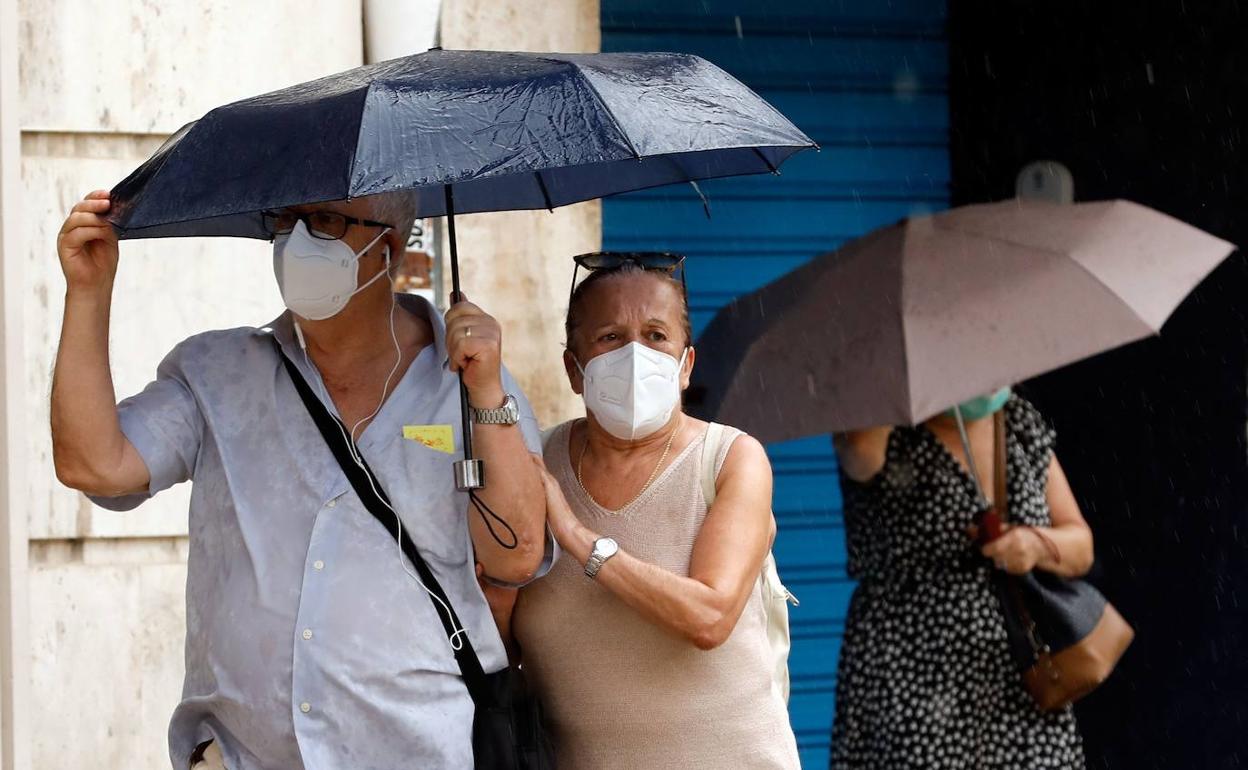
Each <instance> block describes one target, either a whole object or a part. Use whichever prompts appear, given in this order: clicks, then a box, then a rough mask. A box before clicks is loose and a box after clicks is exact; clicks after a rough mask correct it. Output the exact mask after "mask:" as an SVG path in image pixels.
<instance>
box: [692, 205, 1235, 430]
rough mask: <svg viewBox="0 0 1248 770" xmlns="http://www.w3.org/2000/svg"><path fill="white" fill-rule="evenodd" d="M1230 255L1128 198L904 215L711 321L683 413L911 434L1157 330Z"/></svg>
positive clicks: (750, 426)
mask: <svg viewBox="0 0 1248 770" xmlns="http://www.w3.org/2000/svg"><path fill="white" fill-rule="evenodd" d="M1233 249H1234V246H1233V245H1232V244H1230V243H1228V242H1226V241H1223V240H1221V239H1220V238H1215V237H1214V236H1212V235H1209V234H1208V233H1205V232H1203V231H1201V230H1198V229H1196V228H1194V227H1192V226H1190V225H1187V224H1185V223H1183V222H1180V221H1178V220H1177V219H1173V218H1171V217H1169V216H1166V215H1165V214H1162V213H1159V212H1157V211H1154V210H1152V209H1149V208H1147V207H1145V206H1141V205H1138V204H1135V203H1131V202H1129V201H1101V202H1094V203H1079V204H1073V205H1055V204H1049V203H1039V202H1023V201H1017V200H1011V201H1005V202H1001V203H992V204H985V205H975V206H965V207H962V208H957V209H951V210H949V211H945V212H943V213H940V214H936V215H934V216H927V217H920V218H914V219H909V220H905V221H903V222H900V223H898V224H896V225H893V226H891V227H886V228H883V229H880V230H876V231H874V232H871V233H869V234H868V235H866V236H864V237H862V238H859V239H857V240H855V241H852V242H850V243H849V244H847V245H845V246H844V247H842V248H841V249H839V250H837V251H835V252H831V253H828V254H825V255H823V256H821V257H818V258H816V259H815V260H813V261H812V262H810V263H808V264H806V265H804V266H802V267H801V268H798V269H797V270H795V271H793V272H792V273H789V274H788V275H786V276H784V277H782V278H780V279H778V280H777V281H775V282H773V283H771V284H768V285H767V286H765V287H763V288H762V289H760V290H758V291H756V292H754V293H753V294H749V295H746V296H744V297H741V298H739V299H737V300H736V301H734V302H733V303H732V304H730V305H729V306H728V307H726V308H724V309H723V310H722V311H720V313H719V314H718V315H717V316H716V317H715V318H714V320H712V322H711V324H710V326H708V327H707V330H706V332H705V333H704V334H703V335H702V337H701V339H699V340H698V366H697V371H696V372H695V378H696V384H697V385H699V386H701V388H702V389H704V392H705V394H706V397H705V401H704V402H703V405H702V407H701V408H699V409H695V411H696V412H697V413H698V414H699V415H700V416H703V417H706V418H708V419H715V420H717V421H719V422H724V423H728V424H731V425H735V426H737V427H740V428H743V429H745V430H747V431H749V432H750V433H752V434H753V435H755V436H756V437H757V438H759V439H760V440H762V441H783V440H787V439H792V438H797V437H800V436H809V435H815V434H820V433H830V432H836V431H844V430H853V429H858V428H866V427H871V426H876V425H902V424H905V425H911V424H915V423H918V422H922V421H923V420H926V419H927V418H929V417H931V416H933V415H935V414H938V413H939V412H941V411H943V410H945V409H948V408H949V407H951V406H953V405H954V404H957V403H959V402H962V401H964V400H966V399H968V398H972V397H974V396H977V395H982V394H984V393H988V392H991V391H993V390H995V389H997V388H999V387H1002V386H1004V385H1009V384H1012V383H1015V382H1018V381H1020V380H1024V379H1027V378H1029V377H1033V376H1035V375H1038V374H1041V373H1043V372H1046V371H1049V370H1052V369H1056V368H1057V367H1060V366H1063V365H1065V364H1068V363H1071V362H1074V361H1078V360H1079V359H1082V358H1086V357H1088V356H1091V355H1094V354H1096V353H1100V352H1102V351H1105V350H1109V349H1110V348H1114V347H1117V346H1119V345H1123V344H1125V343H1128V342H1131V341H1134V340H1138V339H1140V338H1142V337H1146V336H1149V335H1152V334H1156V333H1157V332H1158V330H1159V329H1160V328H1161V325H1162V324H1163V323H1164V322H1165V320H1166V318H1167V317H1169V315H1170V314H1171V313H1172V312H1173V311H1174V308H1175V307H1176V306H1177V305H1178V304H1179V302H1181V301H1182V300H1183V298H1184V297H1185V296H1187V294H1188V293H1189V292H1190V291H1191V290H1192V289H1193V288H1195V286H1196V284H1198V283H1199V282H1200V281H1201V280H1202V279H1203V278H1204V277H1205V276H1206V275H1208V274H1209V272H1210V271H1211V270H1213V268H1214V267H1215V266H1217V265H1218V263H1219V262H1221V261H1222V260H1223V259H1225V258H1226V256H1227V255H1228V254H1230V253H1231V251H1232V250H1233Z"/></svg>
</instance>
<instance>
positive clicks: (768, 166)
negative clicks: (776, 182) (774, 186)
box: [752, 147, 780, 176]
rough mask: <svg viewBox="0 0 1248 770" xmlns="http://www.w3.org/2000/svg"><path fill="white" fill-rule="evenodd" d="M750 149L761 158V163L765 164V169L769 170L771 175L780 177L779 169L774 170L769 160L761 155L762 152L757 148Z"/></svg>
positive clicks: (773, 165)
mask: <svg viewBox="0 0 1248 770" xmlns="http://www.w3.org/2000/svg"><path fill="white" fill-rule="evenodd" d="M752 149H753V150H754V154H755V155H757V156H758V157H759V158H761V159H762V161H763V163H766V164H767V168H768V169H770V170H771V173H773V174H775V175H776V176H780V169H778V168H776V164H774V163H772V162H771V161H770V160H768V159H767V156H766V155H764V154H763V151H762V150H760V149H758V148H757V147H754V148H752Z"/></svg>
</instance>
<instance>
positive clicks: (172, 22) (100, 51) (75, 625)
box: [0, 0, 363, 770]
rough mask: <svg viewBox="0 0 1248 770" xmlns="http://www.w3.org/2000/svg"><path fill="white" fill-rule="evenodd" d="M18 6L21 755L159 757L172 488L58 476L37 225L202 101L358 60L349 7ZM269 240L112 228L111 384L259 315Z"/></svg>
mask: <svg viewBox="0 0 1248 770" xmlns="http://www.w3.org/2000/svg"><path fill="white" fill-rule="evenodd" d="M8 1H9V2H12V0H8ZM17 16H18V20H19V27H18V46H19V72H20V79H19V83H18V86H19V93H20V98H19V100H18V103H19V105H20V115H19V122H20V176H21V179H20V187H21V190H22V193H23V194H22V195H21V197H20V206H19V207H18V208H19V210H18V211H16V212H14V214H15V218H16V220H17V221H19V222H20V223H21V226H20V233H19V235H18V238H17V239H16V247H15V248H12V249H9V248H6V249H5V252H4V253H3V254H0V259H2V260H3V262H2V263H0V264H2V265H3V266H4V267H5V275H6V276H10V275H18V276H21V281H22V284H23V285H22V289H21V291H20V292H19V293H18V296H19V298H20V304H21V308H20V313H19V314H18V318H19V319H20V324H21V327H22V341H23V342H24V349H25V351H24V355H23V356H22V357H21V359H20V360H12V359H10V358H8V357H7V356H6V360H5V361H4V366H5V368H6V374H7V375H8V376H9V377H12V378H16V379H17V380H18V381H19V382H20V383H21V389H22V392H23V394H24V395H23V399H22V405H21V408H20V410H14V411H20V414H18V415H16V416H15V415H14V414H8V415H6V417H7V418H8V420H9V421H10V423H12V421H13V420H14V419H15V418H16V419H20V420H21V428H22V429H21V430H20V432H19V435H21V436H22V439H21V440H20V445H19V446H16V447H10V449H11V451H15V452H19V453H22V455H23V456H24V457H25V458H26V466H25V472H24V473H23V474H21V476H20V478H11V479H10V483H11V484H13V485H14V486H15V487H16V489H15V494H14V495H12V497H11V499H13V498H16V499H19V500H23V501H24V502H25V509H24V510H23V511H21V512H20V513H19V512H17V511H9V512H8V513H9V514H10V515H24V516H25V517H26V523H27V525H28V529H29V538H30V543H29V568H28V569H29V572H28V575H27V578H28V579H27V584H28V591H29V608H30V609H29V620H28V623H29V628H28V629H27V630H28V634H27V637H26V638H27V641H28V643H29V648H30V656H29V660H28V662H27V669H26V672H25V673H26V675H27V676H28V677H29V681H30V684H31V687H30V696H29V702H28V703H26V704H25V716H26V724H27V729H26V733H27V734H26V735H25V736H20V737H22V738H23V740H24V743H25V744H26V745H25V754H26V756H27V757H28V764H27V765H26V766H25V767H29V768H34V770H53V769H55V770H60V768H66V767H79V766H82V767H100V768H166V767H168V766H169V761H168V749H167V742H166V738H165V734H166V729H167V725H168V721H169V716H170V713H171V712H172V709H173V707H174V705H175V704H176V703H177V700H178V698H179V695H180V692H181V683H182V644H183V639H184V635H185V631H184V629H185V610H184V586H185V581H186V567H185V558H186V538H185V534H186V505H187V498H188V493H189V489H188V488H187V485H183V486H182V487H181V488H177V489H174V490H170V491H169V492H166V493H164V494H162V495H160V496H159V497H157V498H156V499H155V500H152V501H150V502H149V503H147V504H145V505H144V506H142V507H141V508H140V509H139V510H137V511H133V512H130V513H126V514H116V513H110V512H107V511H104V510H102V509H100V508H97V507H95V506H93V505H91V504H90V503H89V502H88V501H87V500H86V499H85V498H83V497H82V496H81V495H79V494H78V493H76V492H73V491H71V490H68V489H66V488H64V487H62V486H60V485H59V484H58V483H57V482H56V479H55V476H54V473H53V469H52V465H51V443H50V439H49V436H48V431H47V427H46V426H47V424H48V393H49V389H50V384H51V383H50V374H51V370H52V363H53V356H54V354H55V349H56V342H57V337H58V335H59V329H60V316H61V311H62V307H63V293H64V282H63V280H62V278H61V274H60V270H59V266H58V264H57V260H56V254H55V248H54V242H55V233H56V230H57V229H58V228H59V226H60V223H61V220H62V219H63V218H64V216H65V212H66V211H67V210H68V208H69V207H70V206H71V205H72V204H73V202H74V201H76V200H77V199H79V198H80V197H81V196H82V195H83V194H85V193H86V192H89V191H90V190H93V189H96V188H108V187H111V186H112V185H114V184H115V183H116V182H117V181H118V180H120V179H121V178H122V177H123V176H124V175H125V174H127V173H128V172H129V171H130V170H132V169H133V168H134V167H135V166H136V165H138V164H139V163H140V162H141V161H142V160H144V159H145V158H146V157H147V156H148V155H149V154H150V153H151V151H152V150H154V149H155V148H156V146H157V145H159V143H160V142H161V141H163V140H164V138H165V137H166V136H167V135H168V134H169V133H170V132H172V131H174V130H176V129H177V128H178V127H179V126H181V125H182V124H184V123H186V122H187V121H189V120H193V119H195V118H197V117H199V116H200V115H201V114H203V113H204V112H205V111H207V110H208V109H210V108H211V107H213V106H215V105H217V104H220V103H223V102H228V101H231V100H234V99H238V98H242V97H245V96H250V95H253V94H257V93H261V92H264V91H269V90H272V89H275V88H279V87H282V86H285V85H289V84H292V83H296V82H299V81H302V80H307V79H309V78H313V77H317V76H320V75H324V74H328V73H330V72H335V71H339V70H342V69H347V68H349V67H353V66H356V65H358V64H360V63H361V62H362V59H363V28H362V12H361V7H360V2H359V0H322V2H318V3H317V4H316V10H315V12H310V11H309V6H308V5H307V4H306V3H300V2H294V1H293V0H269V1H266V2H264V3H255V2H248V1H247V0H205V1H203V2H195V3H162V2H154V1H153V0H114V2H111V3H109V4H107V5H100V4H96V3H88V2H85V1H83V0H17ZM6 173H8V171H7V170H6ZM268 254H269V251H268V246H267V244H264V243H261V242H247V241H238V240H234V239H214V240H208V239H204V240H199V239H196V240H189V239H178V240H164V241H142V242H127V243H123V244H122V261H121V266H120V269H119V276H118V281H117V287H116V294H115V297H114V313H113V324H112V346H111V351H112V362H113V368H114V379H115V381H116V385H117V392H118V395H119V396H124V395H127V394H129V393H133V392H135V391H137V390H138V389H140V388H141V387H142V386H143V385H144V384H145V383H146V382H147V381H148V380H149V379H150V378H151V377H152V376H153V374H154V372H155V368H156V365H157V363H158V362H159V361H160V359H161V358H162V357H163V356H164V354H165V353H166V352H168V350H169V349H170V348H171V347H172V346H173V345H174V344H175V343H176V342H177V341H179V340H181V339H183V338H185V337H187V336H189V335H190V334H193V333H195V332H198V331H203V330H205V329H211V328H223V327H229V326H238V325H242V324H257V323H264V322H266V321H268V320H269V319H271V318H272V317H273V316H275V315H277V313H278V312H279V311H280V310H281V300H280V297H279V296H278V294H277V291H276V287H275V286H274V281H273V277H272V269H271V261H270V259H269V257H268ZM9 309H10V308H6V310H9ZM0 536H2V535H0ZM25 767H23V768H22V770H25Z"/></svg>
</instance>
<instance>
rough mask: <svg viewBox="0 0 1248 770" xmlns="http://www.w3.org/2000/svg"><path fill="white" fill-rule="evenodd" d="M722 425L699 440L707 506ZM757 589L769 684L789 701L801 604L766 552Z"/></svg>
mask: <svg viewBox="0 0 1248 770" xmlns="http://www.w3.org/2000/svg"><path fill="white" fill-rule="evenodd" d="M723 436H724V426H723V425H720V424H719V423H714V422H713V423H711V424H710V425H708V426H707V428H706V438H705V439H703V441H702V497H703V498H705V500H706V505H707V507H708V508H709V507H710V506H711V503H714V502H715V459H716V457H717V456H718V454H719V450H720V444H721V442H722V441H723ZM758 590H759V591H760V592H761V593H762V596H763V614H764V616H765V620H766V624H767V646H768V649H769V650H771V671H772V683H773V684H774V685H775V687H776V689H777V690H779V692H780V695H781V696H782V697H783V698H784V702H785V703H788V702H789V649H790V647H792V642H791V641H790V638H789V604H792V605H793V606H794V607H797V606H799V605H800V604H801V602H799V601H798V600H797V597H796V596H794V595H793V593H792V592H791V591H789V589H787V588H785V587H784V583H782V582H781V581H780V572H779V570H777V569H776V557H775V555H774V554H773V553H772V552H771V551H768V552H767V558H766V559H764V560H763V569H762V572H761V573H760V574H759V576H758Z"/></svg>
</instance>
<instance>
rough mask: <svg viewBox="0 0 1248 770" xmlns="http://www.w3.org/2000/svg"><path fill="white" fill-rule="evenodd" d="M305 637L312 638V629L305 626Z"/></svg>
mask: <svg viewBox="0 0 1248 770" xmlns="http://www.w3.org/2000/svg"><path fill="white" fill-rule="evenodd" d="M303 638H304V639H311V638H312V629H310V628H305V629H303Z"/></svg>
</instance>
